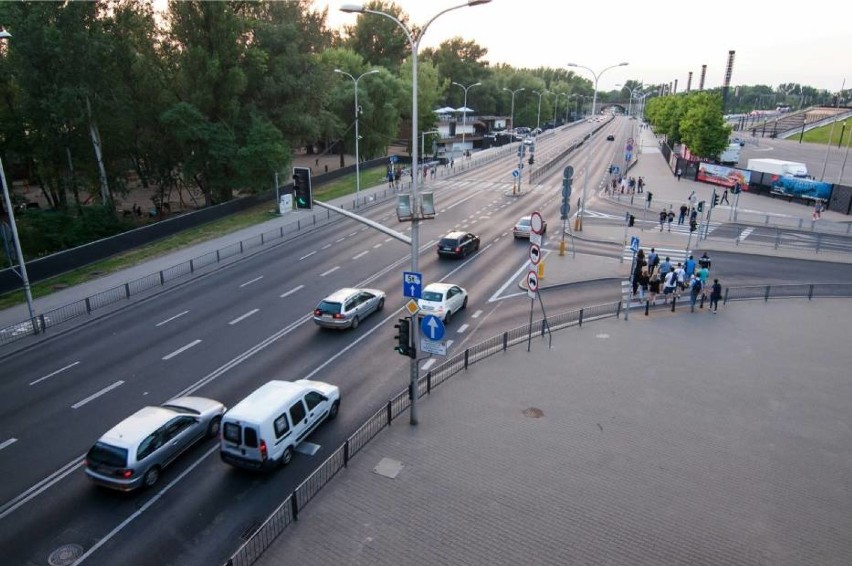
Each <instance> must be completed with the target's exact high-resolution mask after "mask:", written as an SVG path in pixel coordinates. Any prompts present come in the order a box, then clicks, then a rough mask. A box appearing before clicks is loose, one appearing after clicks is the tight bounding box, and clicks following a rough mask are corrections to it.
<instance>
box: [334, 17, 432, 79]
mask: <svg viewBox="0 0 852 566" xmlns="http://www.w3.org/2000/svg"><path fill="white" fill-rule="evenodd" d="M364 8H367V9H369V10H375V11H378V12H384V13H386V14H390V15H392V16H393V17H395V18H396V19H397V20H399V21H400V22H401V23H402V24H403V25H405V27H406V28H408V30H409V31H410V32H411V35H412V38H416V37H417V33H418V32H419V30H418V29H417V28H416V27H414V26H412V25H411V24H410V23H409V21H408V15H406V14H405V12H403V11H402V8H400V7H399V6H397V5H396V4H394V3H393V2H386V1H385V0H372V1H370V2H367V3H366V4H364ZM345 35H346V40H345V41H344V45H345V46H346V47H347V48H349V49H351V50H352V51H354V52H355V53H357V54H359V55H360V56H361V57H363V58H364V60H365V61H367V63H368V64H370V65H372V66H374V67H384V68H386V69H388V70H389V71H391V72H392V73H396V72H398V71H399V69H400V67H401V65H402V62H403V61H404V60H405V59H406V58H407V57H408V56H409V55H410V54H411V44H410V43H409V41H408V37H406V35H405V32H404V31H403V30H402V28H401V27H399V24H397V23H396V22H394V21H393V20H391V19H390V18H387V17H385V16H379V15H375V14H361V15H359V16H358V20H357V22H356V23H355V25H351V26H346V28H345Z"/></svg>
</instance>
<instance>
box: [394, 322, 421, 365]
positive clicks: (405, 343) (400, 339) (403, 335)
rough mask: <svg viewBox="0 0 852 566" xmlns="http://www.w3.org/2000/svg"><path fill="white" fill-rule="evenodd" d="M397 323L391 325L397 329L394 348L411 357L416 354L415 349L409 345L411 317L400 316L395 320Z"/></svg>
mask: <svg viewBox="0 0 852 566" xmlns="http://www.w3.org/2000/svg"><path fill="white" fill-rule="evenodd" d="M397 322H398V323H399V324H394V325H393V327H394V328H396V329H397V334H396V336H395V338H396V342H397V344H396V348H394V350H396V351H397V352H399V353H400V354H402V355H403V356H408V357H409V358H413V357H415V356H417V351H416V350H415V349H414V347H413V346H412V345H411V319H410V318H400V319H398V320H397Z"/></svg>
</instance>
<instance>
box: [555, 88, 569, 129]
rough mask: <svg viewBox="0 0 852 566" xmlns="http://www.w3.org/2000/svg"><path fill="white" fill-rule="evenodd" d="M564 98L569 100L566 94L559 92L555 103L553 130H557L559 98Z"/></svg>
mask: <svg viewBox="0 0 852 566" xmlns="http://www.w3.org/2000/svg"><path fill="white" fill-rule="evenodd" d="M560 96H564V97H566V98H568V95H567V94H565V93H564V92H557V93H556V99H555V100H554V101H553V128H554V129H556V111H557V110H558V109H559V97H560Z"/></svg>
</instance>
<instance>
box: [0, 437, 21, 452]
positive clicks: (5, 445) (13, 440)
mask: <svg viewBox="0 0 852 566" xmlns="http://www.w3.org/2000/svg"><path fill="white" fill-rule="evenodd" d="M17 441H18V439H17V438H10V439H9V440H7V441H5V442H3V443H0V450H3V449H4V448H8V447H9V446H11V445H13V444H14V443H16V442H17Z"/></svg>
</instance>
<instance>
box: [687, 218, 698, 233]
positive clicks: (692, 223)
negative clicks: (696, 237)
mask: <svg viewBox="0 0 852 566" xmlns="http://www.w3.org/2000/svg"><path fill="white" fill-rule="evenodd" d="M696 230H698V221H697V220H695V219H692V220H690V221H689V231H690V232H695V231H696Z"/></svg>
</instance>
